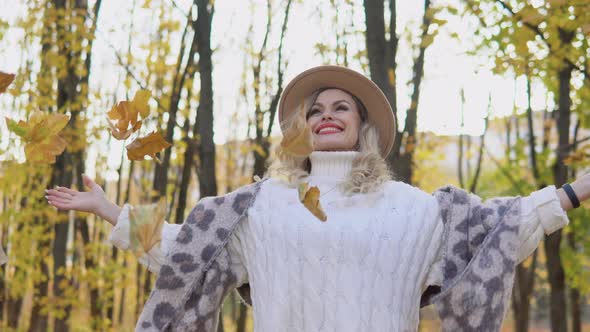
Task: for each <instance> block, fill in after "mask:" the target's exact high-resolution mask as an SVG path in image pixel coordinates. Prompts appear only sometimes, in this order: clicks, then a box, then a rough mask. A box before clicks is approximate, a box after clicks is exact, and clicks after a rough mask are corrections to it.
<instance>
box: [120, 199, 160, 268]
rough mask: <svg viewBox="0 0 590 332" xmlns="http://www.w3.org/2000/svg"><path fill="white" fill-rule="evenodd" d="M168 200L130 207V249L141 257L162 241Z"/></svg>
mask: <svg viewBox="0 0 590 332" xmlns="http://www.w3.org/2000/svg"><path fill="white" fill-rule="evenodd" d="M166 206H167V205H166V200H165V199H163V198H162V199H160V200H159V201H158V202H157V203H153V204H146V205H138V206H134V207H132V208H131V209H129V244H130V249H131V250H133V252H134V253H135V254H136V255H137V257H141V256H142V255H143V254H144V253H148V252H149V251H150V250H151V249H152V248H153V247H154V246H156V245H158V244H159V243H160V242H161V241H162V227H163V225H164V218H165V217H166Z"/></svg>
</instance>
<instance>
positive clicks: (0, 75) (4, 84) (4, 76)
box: [0, 71, 16, 93]
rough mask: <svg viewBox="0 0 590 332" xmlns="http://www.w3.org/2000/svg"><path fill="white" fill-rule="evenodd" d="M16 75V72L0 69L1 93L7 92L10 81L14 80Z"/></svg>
mask: <svg viewBox="0 0 590 332" xmlns="http://www.w3.org/2000/svg"><path fill="white" fill-rule="evenodd" d="M15 77H16V75H14V74H8V73H4V72H1V71H0V93H4V92H6V89H8V86H9V85H10V83H12V81H14V78H15Z"/></svg>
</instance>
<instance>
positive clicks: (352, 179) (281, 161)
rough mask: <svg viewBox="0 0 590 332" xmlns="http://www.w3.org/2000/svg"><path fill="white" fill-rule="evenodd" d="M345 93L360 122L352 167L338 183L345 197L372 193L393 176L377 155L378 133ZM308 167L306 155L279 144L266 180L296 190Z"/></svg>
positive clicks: (307, 103) (291, 121)
mask: <svg viewBox="0 0 590 332" xmlns="http://www.w3.org/2000/svg"><path fill="white" fill-rule="evenodd" d="M327 89H332V88H322V89H319V90H317V91H315V92H314V93H313V94H311V95H310V96H309V97H308V98H306V99H305V100H304V101H303V105H299V107H298V109H299V110H301V111H305V112H306V113H307V112H308V111H309V109H310V108H311V106H312V105H313V104H314V103H315V101H316V99H317V97H318V96H319V94H320V93H321V92H323V91H325V90H327ZM339 90H342V89H339ZM342 91H344V90H342ZM344 92H346V93H348V94H349V95H350V96H351V97H352V99H353V100H354V101H355V103H356V105H357V109H358V110H359V112H360V116H361V121H362V122H361V128H360V130H359V140H358V143H357V151H358V152H359V153H358V155H357V156H356V157H355V158H354V160H353V161H352V168H351V170H350V173H349V174H348V176H347V177H346V179H345V181H344V182H343V183H342V184H341V190H342V192H343V193H344V194H346V195H352V194H353V193H368V192H374V191H377V190H379V188H380V187H381V185H382V184H383V183H385V182H387V181H389V180H392V173H391V170H390V169H389V167H388V166H387V162H386V161H385V159H384V158H383V157H382V156H381V154H380V152H379V132H378V131H377V129H376V128H375V127H374V126H373V125H371V124H370V123H369V122H367V121H366V120H365V119H366V118H367V116H366V112H367V110H366V109H365V107H364V105H363V104H362V102H361V101H360V100H359V99H358V98H357V97H356V96H354V95H352V94H351V93H349V92H347V91H344ZM363 113H364V114H363ZM298 116H299V117H300V116H301V114H293V115H292V116H291V117H290V118H288V119H285V120H284V121H283V122H281V128H283V132H286V131H288V130H289V128H291V126H296V125H297V124H296V121H297V120H298V118H297V117H298ZM299 119H300V118H299ZM311 167H312V165H311V162H310V160H309V156H306V157H296V156H293V155H292V154H289V153H288V152H286V151H285V150H284V149H283V148H282V147H281V145H280V144H279V145H277V146H276V147H275V148H274V149H273V152H272V156H271V158H270V165H269V166H268V168H267V171H266V174H265V177H273V178H277V179H280V180H283V181H285V182H286V183H287V184H288V185H290V186H293V187H295V186H297V185H298V184H299V183H301V182H303V181H304V180H305V178H306V177H307V176H309V173H310V172H311Z"/></svg>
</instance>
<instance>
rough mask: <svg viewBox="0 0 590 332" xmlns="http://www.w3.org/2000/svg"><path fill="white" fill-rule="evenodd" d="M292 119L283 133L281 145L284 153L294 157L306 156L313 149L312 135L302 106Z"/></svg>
mask: <svg viewBox="0 0 590 332" xmlns="http://www.w3.org/2000/svg"><path fill="white" fill-rule="evenodd" d="M292 121H293V122H292V123H291V125H288V126H287V130H285V132H284V133H283V139H282V140H281V147H282V148H283V150H284V151H285V152H286V153H289V154H292V155H294V156H296V157H307V156H308V155H309V154H310V153H311V152H312V151H313V135H312V133H311V127H310V126H309V125H308V124H307V121H306V120H305V112H304V110H303V106H302V109H301V111H300V112H298V114H297V115H295V118H294V119H293V120H292Z"/></svg>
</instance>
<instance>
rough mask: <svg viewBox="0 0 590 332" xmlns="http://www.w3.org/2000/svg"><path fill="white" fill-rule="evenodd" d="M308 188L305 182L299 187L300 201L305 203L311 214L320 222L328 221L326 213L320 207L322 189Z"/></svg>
mask: <svg viewBox="0 0 590 332" xmlns="http://www.w3.org/2000/svg"><path fill="white" fill-rule="evenodd" d="M308 188H309V184H307V183H305V182H304V183H300V184H299V187H298V188H297V190H298V192H299V201H300V202H301V203H303V206H305V207H306V208H307V209H308V210H309V212H311V214H313V215H314V216H315V217H316V218H318V219H319V220H321V221H326V220H328V217H327V216H326V213H325V212H324V210H322V206H321V205H320V189H319V188H318V187H316V186H313V187H311V188H309V189H308Z"/></svg>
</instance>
